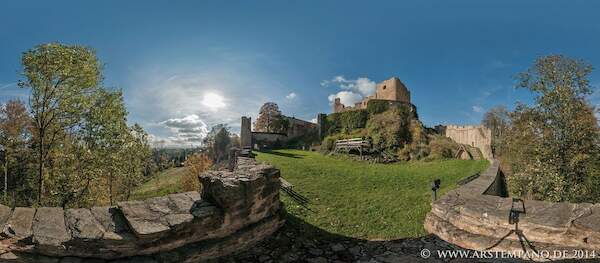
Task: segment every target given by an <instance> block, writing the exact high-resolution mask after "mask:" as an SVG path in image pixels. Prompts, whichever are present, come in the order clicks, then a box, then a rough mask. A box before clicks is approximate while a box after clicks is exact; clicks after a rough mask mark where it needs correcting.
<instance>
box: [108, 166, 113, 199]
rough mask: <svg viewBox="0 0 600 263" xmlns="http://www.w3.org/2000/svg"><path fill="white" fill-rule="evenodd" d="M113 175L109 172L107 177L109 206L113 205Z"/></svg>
mask: <svg viewBox="0 0 600 263" xmlns="http://www.w3.org/2000/svg"><path fill="white" fill-rule="evenodd" d="M112 181H113V173H112V171H110V173H109V176H108V197H109V199H110V205H111V206H112V205H113V190H112Z"/></svg>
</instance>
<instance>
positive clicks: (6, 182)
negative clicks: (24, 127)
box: [4, 151, 8, 201]
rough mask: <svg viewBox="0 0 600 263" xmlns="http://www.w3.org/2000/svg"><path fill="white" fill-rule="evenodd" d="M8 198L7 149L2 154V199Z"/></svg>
mask: <svg viewBox="0 0 600 263" xmlns="http://www.w3.org/2000/svg"><path fill="white" fill-rule="evenodd" d="M7 198H8V151H6V155H5V156H4V201H6V199H7Z"/></svg>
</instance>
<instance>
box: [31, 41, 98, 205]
mask: <svg viewBox="0 0 600 263" xmlns="http://www.w3.org/2000/svg"><path fill="white" fill-rule="evenodd" d="M21 63H22V64H23V73H22V74H23V76H24V77H25V80H24V81H20V82H19V85H20V86H21V87H26V88H30V89H31V94H30V96H29V107H30V110H31V113H32V115H33V120H34V122H33V123H34V137H35V140H36V143H35V147H36V149H37V152H38V156H37V159H38V160H37V162H38V164H37V165H38V174H37V184H38V185H37V187H38V195H37V203H38V204H40V203H41V198H42V191H43V179H44V173H45V167H44V166H45V164H46V163H47V161H48V154H49V153H50V152H51V150H52V149H53V147H54V146H55V144H56V142H57V141H58V140H59V137H60V136H61V135H64V131H65V130H66V129H70V128H72V127H73V126H74V125H76V124H77V123H79V117H80V114H81V112H82V111H83V109H85V108H88V107H89V100H88V96H87V95H88V94H89V93H90V92H93V90H95V89H96V88H97V86H98V83H99V82H100V80H101V75H100V64H99V63H98V60H97V59H96V55H95V54H94V52H93V51H91V50H90V49H88V48H85V47H81V46H67V45H63V44H57V43H50V44H42V45H39V46H36V47H34V48H33V49H30V50H28V51H26V52H25V53H24V54H23V57H22V60H21Z"/></svg>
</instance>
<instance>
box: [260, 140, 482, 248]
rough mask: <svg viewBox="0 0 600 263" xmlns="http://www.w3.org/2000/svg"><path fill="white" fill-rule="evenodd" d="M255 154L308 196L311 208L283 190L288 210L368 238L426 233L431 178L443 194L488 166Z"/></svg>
mask: <svg viewBox="0 0 600 263" xmlns="http://www.w3.org/2000/svg"><path fill="white" fill-rule="evenodd" d="M257 159H258V160H259V161H264V162H266V163H269V164H272V165H274V166H276V167H278V168H279V169H280V170H281V176H282V177H283V178H285V179H286V180H287V181H288V182H290V183H292V184H293V185H294V190H295V191H297V192H299V193H300V194H302V195H304V196H306V197H307V198H308V199H310V201H311V204H310V205H309V207H310V209H311V210H312V211H308V210H307V209H304V208H302V207H301V206H299V205H297V204H296V203H294V202H292V200H291V199H290V198H289V197H288V196H287V195H285V194H284V193H283V192H282V195H281V196H282V200H283V202H284V203H285V204H286V209H287V210H288V212H289V213H290V214H292V215H294V216H296V217H298V218H299V219H301V220H304V221H305V222H307V223H309V224H311V225H314V226H316V227H319V228H321V229H323V230H325V231H328V232H331V233H333V234H339V235H343V236H350V237H356V238H365V239H370V240H376V239H396V238H404V237H416V236H421V235H423V234H426V232H425V230H424V229H423V220H424V219H425V214H426V213H427V212H428V211H429V210H430V204H429V203H430V201H431V182H432V181H433V180H434V179H435V178H440V179H441V180H442V186H441V194H443V193H445V192H447V191H448V190H450V189H452V188H454V187H456V182H457V181H458V180H460V179H462V178H465V177H468V176H470V175H473V174H475V173H477V172H480V171H483V170H484V169H485V168H487V166H488V162H487V161H466V160H444V161H433V162H409V163H403V164H370V163H367V162H359V161H353V160H350V159H343V158H339V157H329V156H324V155H322V154H320V153H316V152H308V151H299V150H279V151H272V152H263V153H258V156H257Z"/></svg>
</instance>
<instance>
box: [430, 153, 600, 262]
mask: <svg viewBox="0 0 600 263" xmlns="http://www.w3.org/2000/svg"><path fill="white" fill-rule="evenodd" d="M498 166H499V163H498V161H497V160H493V162H492V164H491V165H490V167H489V168H488V169H487V170H486V171H485V172H484V173H483V174H481V176H479V177H478V178H477V179H475V180H473V181H471V182H469V183H467V184H465V185H463V186H462V187H460V188H458V189H455V190H452V191H450V192H448V193H447V194H446V195H444V196H443V197H442V198H440V199H438V200H436V201H434V202H433V203H432V204H431V212H429V213H428V215H427V217H426V219H425V223H424V226H425V229H426V230H427V231H428V232H429V233H432V234H435V235H437V236H438V237H440V238H441V239H443V240H445V241H447V242H450V243H453V244H455V245H458V246H460V247H463V248H467V249H472V250H478V251H498V252H502V251H504V252H510V253H512V254H514V255H519V256H521V257H523V258H525V259H533V260H538V261H543V260H554V259H568V258H576V259H583V258H592V257H600V254H598V253H600V204H588V203H580V204H572V203H566V202H563V203H552V202H543V201H534V200H523V202H522V203H520V202H515V205H514V206H515V207H514V208H513V210H515V211H522V212H523V213H517V214H518V217H517V220H516V221H518V222H516V223H517V224H511V223H510V222H509V213H510V211H511V206H512V205H513V199H512V198H508V197H506V196H507V195H506V188H505V184H504V179H503V175H502V173H501V172H500V171H499V168H498ZM523 207H524V209H523ZM523 210H524V211H523Z"/></svg>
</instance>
